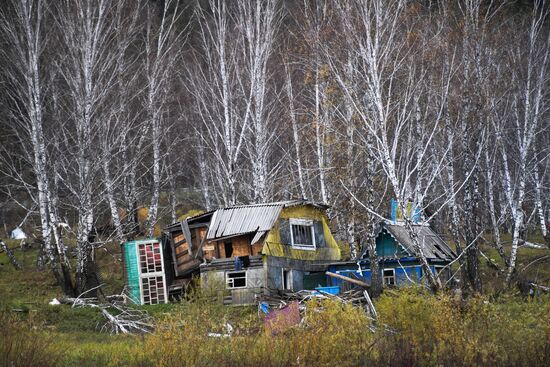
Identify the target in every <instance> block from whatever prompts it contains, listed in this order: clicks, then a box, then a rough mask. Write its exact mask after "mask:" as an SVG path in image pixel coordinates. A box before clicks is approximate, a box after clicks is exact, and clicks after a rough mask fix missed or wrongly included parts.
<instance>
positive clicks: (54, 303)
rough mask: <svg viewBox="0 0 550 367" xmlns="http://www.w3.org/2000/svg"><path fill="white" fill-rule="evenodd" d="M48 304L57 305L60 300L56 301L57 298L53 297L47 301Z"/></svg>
mask: <svg viewBox="0 0 550 367" xmlns="http://www.w3.org/2000/svg"><path fill="white" fill-rule="evenodd" d="M48 304H49V305H50V306H57V305H60V304H61V302H59V301H58V299H57V298H54V299H52V300H51V301H50V303H48Z"/></svg>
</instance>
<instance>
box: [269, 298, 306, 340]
mask: <svg viewBox="0 0 550 367" xmlns="http://www.w3.org/2000/svg"><path fill="white" fill-rule="evenodd" d="M301 321H302V317H301V316H300V303H299V302H298V301H294V302H290V303H289V304H288V305H285V306H284V307H282V308H280V309H278V310H272V311H271V312H269V313H268V314H267V315H265V318H264V325H265V329H266V331H267V332H268V333H270V334H271V335H276V334H279V333H282V332H285V331H286V330H288V329H289V328H291V327H293V326H296V325H299V324H300V322H301Z"/></svg>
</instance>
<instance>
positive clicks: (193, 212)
mask: <svg viewBox="0 0 550 367" xmlns="http://www.w3.org/2000/svg"><path fill="white" fill-rule="evenodd" d="M200 214H204V210H200V209H191V210H189V211H188V212H186V213H183V214H182V215H180V216H179V217H178V222H181V221H183V220H185V219H187V218H189V217H194V216H197V215H200Z"/></svg>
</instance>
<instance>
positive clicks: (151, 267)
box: [123, 200, 455, 304]
mask: <svg viewBox="0 0 550 367" xmlns="http://www.w3.org/2000/svg"><path fill="white" fill-rule="evenodd" d="M327 209H328V207H327V206H326V205H323V204H317V203H313V202H309V201H305V200H292V201H283V202H274V203H266V204H254V205H238V206H232V207H226V208H219V209H216V210H212V211H209V212H206V213H204V214H200V215H197V216H194V217H190V218H187V219H185V220H183V221H181V222H177V223H174V224H171V225H169V226H168V227H166V228H165V229H164V233H163V236H162V240H161V241H159V240H156V239H152V240H138V241H130V242H127V243H125V244H123V252H124V260H125V268H126V278H127V284H128V288H129V291H130V295H131V297H132V299H133V300H134V301H135V302H136V303H141V304H155V303H164V302H167V301H168V297H169V294H170V293H173V294H177V293H181V292H182V290H183V289H184V288H185V286H186V285H187V284H189V283H190V282H191V281H192V279H193V277H200V280H201V285H202V286H208V285H209V284H210V285H211V284H216V286H222V287H224V288H225V289H226V290H227V291H228V292H229V296H228V297H227V299H226V300H225V301H226V303H231V304H251V303H255V302H256V301H257V300H258V299H259V298H261V297H262V296H264V295H277V294H280V293H281V292H285V291H293V292H296V291H299V290H302V289H309V290H313V289H320V288H319V287H327V286H328V287H333V288H337V289H338V291H340V290H346V289H347V288H350V287H351V286H352V284H350V283H349V282H346V281H342V279H341V278H335V277H332V276H330V277H327V274H326V272H327V271H330V272H332V273H336V274H340V275H343V276H345V277H348V278H356V279H358V280H363V281H364V282H365V283H367V284H370V281H371V271H370V261H369V254H368V252H367V251H364V252H363V253H362V255H361V257H360V260H359V261H357V260H356V261H341V257H340V249H339V247H338V244H337V243H336V241H335V239H334V237H333V236H332V233H331V231H330V228H329V223H328V217H327V214H326V210H327ZM407 212H408V213H407V215H409V216H410V218H411V220H412V221H413V222H414V223H413V224H412V228H413V230H414V231H415V234H416V237H417V239H418V241H419V244H420V245H421V246H422V249H423V253H424V255H425V256H426V258H427V261H428V264H429V266H430V270H431V271H432V272H433V273H434V274H437V275H438V276H439V277H440V279H441V280H442V282H443V283H445V281H446V280H447V279H449V276H450V269H449V267H448V266H447V265H449V264H450V263H451V261H452V260H453V259H454V258H455V254H454V253H453V251H452V250H451V249H450V248H449V246H448V245H447V244H446V243H445V241H444V240H443V239H442V238H441V237H440V236H438V235H437V234H436V233H435V232H434V231H433V230H432V228H430V226H428V225H427V224H422V223H419V219H420V215H419V213H418V211H415V210H412V207H411V206H409V208H408V209H407ZM391 216H392V219H391V220H386V221H382V222H380V223H379V224H378V226H377V230H376V233H375V236H376V255H377V257H378V261H379V269H380V275H381V277H382V280H383V283H384V285H385V286H401V285H410V284H413V283H418V282H422V281H423V278H424V274H423V271H424V269H423V268H422V265H421V262H420V257H419V256H420V254H419V253H418V251H417V249H416V246H414V243H413V240H412V238H411V236H410V234H409V231H408V230H407V228H406V227H405V225H404V223H403V220H402V217H401V213H400V211H399V210H397V208H396V205H394V203H393V202H392V214H391ZM338 287H339V288H338ZM323 290H326V289H323Z"/></svg>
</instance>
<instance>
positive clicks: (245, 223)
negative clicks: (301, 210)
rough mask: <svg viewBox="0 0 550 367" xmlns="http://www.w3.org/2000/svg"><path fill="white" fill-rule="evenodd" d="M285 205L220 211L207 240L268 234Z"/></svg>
mask: <svg viewBox="0 0 550 367" xmlns="http://www.w3.org/2000/svg"><path fill="white" fill-rule="evenodd" d="M285 204H286V202H281V203H271V204H257V205H246V206H236V207H229V208H222V209H218V210H216V211H215V212H214V215H213V216H212V222H211V225H210V229H209V230H208V234H207V238H208V239H209V240H212V239H215V238H220V237H227V236H232V235H235V234H239V233H253V232H267V231H269V230H271V228H273V225H274V224H275V221H276V220H277V218H278V217H279V214H280V213H281V210H282V209H283V207H284V206H285ZM260 236H261V234H260ZM258 239H259V238H258ZM258 239H257V240H256V242H257V241H258ZM253 243H254V241H253Z"/></svg>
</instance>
